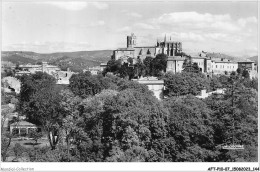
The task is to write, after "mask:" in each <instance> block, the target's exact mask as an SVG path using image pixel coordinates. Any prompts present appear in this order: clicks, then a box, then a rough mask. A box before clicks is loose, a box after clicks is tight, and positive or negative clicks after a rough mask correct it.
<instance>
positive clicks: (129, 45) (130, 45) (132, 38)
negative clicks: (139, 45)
mask: <svg viewBox="0 0 260 172" xmlns="http://www.w3.org/2000/svg"><path fill="white" fill-rule="evenodd" d="M134 46H136V36H135V35H134V34H133V33H132V34H131V36H127V48H133V47H134Z"/></svg>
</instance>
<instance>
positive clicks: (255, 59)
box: [248, 56, 258, 64]
mask: <svg viewBox="0 0 260 172" xmlns="http://www.w3.org/2000/svg"><path fill="white" fill-rule="evenodd" d="M248 59H249V60H252V61H254V62H255V63H257V64H258V56H253V57H249V58H248Z"/></svg>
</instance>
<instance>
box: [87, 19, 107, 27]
mask: <svg viewBox="0 0 260 172" xmlns="http://www.w3.org/2000/svg"><path fill="white" fill-rule="evenodd" d="M103 25H105V22H104V21H103V20H99V21H96V22H92V23H91V24H90V26H93V27H94V26H103Z"/></svg>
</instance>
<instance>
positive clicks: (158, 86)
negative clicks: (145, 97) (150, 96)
mask: <svg viewBox="0 0 260 172" xmlns="http://www.w3.org/2000/svg"><path fill="white" fill-rule="evenodd" d="M132 81H136V82H138V83H139V84H143V85H147V87H148V89H149V90H150V91H152V92H153V93H154V96H155V97H156V98H157V99H159V100H161V99H162V97H163V95H162V94H163V89H164V81H163V80H158V79H157V78H156V77H141V78H139V79H132Z"/></svg>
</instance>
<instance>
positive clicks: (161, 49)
mask: <svg viewBox="0 0 260 172" xmlns="http://www.w3.org/2000/svg"><path fill="white" fill-rule="evenodd" d="M136 45H137V37H136V36H135V35H134V34H133V33H132V34H131V35H130V36H127V47H126V48H118V49H116V50H114V51H113V55H112V59H115V60H118V59H121V60H122V61H123V62H127V59H129V58H132V59H133V63H135V62H136V60H137V59H141V60H144V59H145V58H146V57H147V56H151V57H155V56H156V55H157V54H166V55H168V56H176V55H177V54H180V53H181V52H182V43H181V42H175V41H172V40H171V39H170V40H167V38H166V36H165V38H164V40H163V41H160V42H159V41H158V40H157V43H156V45H154V46H136Z"/></svg>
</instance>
